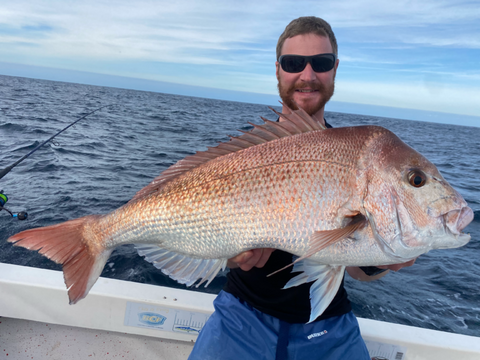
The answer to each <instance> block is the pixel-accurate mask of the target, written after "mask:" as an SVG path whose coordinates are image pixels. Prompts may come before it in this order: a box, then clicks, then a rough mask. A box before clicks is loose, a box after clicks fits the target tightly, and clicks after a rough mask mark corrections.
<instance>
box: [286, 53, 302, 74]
mask: <svg viewBox="0 0 480 360" xmlns="http://www.w3.org/2000/svg"><path fill="white" fill-rule="evenodd" d="M281 65H282V69H283V71H286V72H289V73H299V72H300V71H303V69H305V66H306V65H307V62H306V59H305V58H304V57H303V56H297V55H288V56H283V57H282V60H281Z"/></svg>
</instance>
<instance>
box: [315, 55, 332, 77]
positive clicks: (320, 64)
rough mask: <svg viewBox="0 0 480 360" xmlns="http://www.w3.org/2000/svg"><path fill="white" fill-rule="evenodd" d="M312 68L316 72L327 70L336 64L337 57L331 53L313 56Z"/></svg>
mask: <svg viewBox="0 0 480 360" xmlns="http://www.w3.org/2000/svg"><path fill="white" fill-rule="evenodd" d="M311 64H312V68H313V71H315V72H319V73H320V72H327V71H330V70H332V69H333V67H334V66H335V57H334V56H333V55H331V54H325V55H321V56H314V57H312V62H311Z"/></svg>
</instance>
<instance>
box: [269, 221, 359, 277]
mask: <svg viewBox="0 0 480 360" xmlns="http://www.w3.org/2000/svg"><path fill="white" fill-rule="evenodd" d="M367 224H368V220H367V218H366V217H365V216H363V215H361V214H359V215H356V216H354V217H353V218H352V221H351V222H350V223H349V224H348V225H347V226H345V227H344V228H341V229H335V230H323V231H315V232H314V233H313V234H312V235H311V236H310V241H309V242H308V244H309V248H308V251H307V252H306V254H305V255H303V256H301V257H299V258H298V259H297V260H295V261H294V262H293V263H291V264H289V265H287V266H284V267H283V268H281V269H278V270H277V271H274V272H273V273H271V274H268V275H267V276H272V275H274V274H276V273H278V272H280V271H283V270H285V269H287V268H289V267H290V266H292V265H294V264H295V263H297V262H299V261H302V260H304V259H307V258H309V257H310V256H312V255H313V254H315V253H317V252H319V251H321V250H323V249H325V248H326V247H327V246H330V245H332V244H335V243H336V242H339V241H342V240H343V239H346V238H348V237H349V236H350V235H352V234H353V233H354V232H355V231H357V230H358V229H361V228H362V227H364V226H365V225H367Z"/></svg>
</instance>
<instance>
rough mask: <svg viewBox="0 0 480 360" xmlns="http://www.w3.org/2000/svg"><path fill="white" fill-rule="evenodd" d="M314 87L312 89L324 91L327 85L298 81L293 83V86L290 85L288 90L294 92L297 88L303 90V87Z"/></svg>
mask: <svg viewBox="0 0 480 360" xmlns="http://www.w3.org/2000/svg"><path fill="white" fill-rule="evenodd" d="M307 88H308V89H312V90H318V91H320V92H321V91H323V90H324V89H325V86H324V85H323V84H322V83H318V82H303V81H302V82H298V83H295V84H292V85H291V86H289V87H288V89H287V91H288V92H293V91H295V90H301V89H307Z"/></svg>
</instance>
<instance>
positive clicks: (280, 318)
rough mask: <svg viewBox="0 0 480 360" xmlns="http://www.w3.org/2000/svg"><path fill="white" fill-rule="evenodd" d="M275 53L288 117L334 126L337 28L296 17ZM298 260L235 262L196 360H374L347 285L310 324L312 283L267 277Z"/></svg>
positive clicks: (380, 272)
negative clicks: (329, 118) (296, 112)
mask: <svg viewBox="0 0 480 360" xmlns="http://www.w3.org/2000/svg"><path fill="white" fill-rule="evenodd" d="M276 51H277V61H276V63H275V66H276V76H277V80H278V91H279V94H280V97H281V99H282V101H283V104H284V106H283V109H282V112H283V113H289V110H288V108H291V109H297V108H298V106H299V107H301V108H302V109H304V110H305V111H306V112H307V113H308V114H310V115H312V116H313V117H314V118H316V119H317V120H318V121H320V122H322V123H323V124H324V125H326V126H327V127H331V126H330V125H329V124H328V123H327V122H326V121H325V120H324V112H325V104H326V103H327V102H328V101H329V100H330V98H331V97H332V95H333V92H334V87H335V75H336V73H337V68H338V64H339V60H338V46H337V41H336V39H335V35H334V33H333V31H332V29H331V27H330V25H329V24H328V23H327V22H326V21H324V20H322V19H320V18H317V17H313V16H312V17H301V18H298V19H295V20H293V21H292V22H291V23H290V24H289V25H288V26H287V27H286V28H285V31H284V32H283V33H282V35H281V36H280V38H279V40H278V44H277V50H276ZM292 262H293V259H292V255H291V254H289V253H286V252H283V251H280V250H273V249H254V250H250V251H246V252H244V253H242V254H240V255H238V256H236V257H234V258H233V259H230V261H229V267H230V272H229V273H228V275H227V283H226V285H225V287H224V289H223V291H222V292H220V294H219V295H218V297H217V298H216V299H215V301H214V306H215V312H214V313H213V314H212V316H211V317H210V318H209V320H208V321H207V323H206V325H205V326H204V328H203V329H202V331H201V333H200V335H199V337H198V339H197V342H196V344H195V346H194V349H193V351H192V353H191V355H190V357H189V359H190V360H197V359H198V360H205V359H219V360H220V359H222V360H237V359H238V360H240V359H241V360H246V359H252V360H253V359H255V360H257V359H275V360H279V359H311V360H313V359H322V360H337V359H341V360H349V359H351V360H369V359H370V357H369V355H368V351H367V348H366V346H365V343H364V341H363V339H362V337H361V335H360V330H359V327H358V322H357V319H356V318H355V316H354V315H353V313H352V311H351V305H350V301H349V300H348V297H347V293H346V291H345V288H344V286H343V285H344V284H343V281H342V284H341V285H340V288H339V290H338V292H337V294H336V296H335V297H334V299H333V301H332V302H331V303H330V305H329V306H328V308H327V309H326V310H325V311H324V312H323V313H322V314H321V315H320V316H319V317H318V318H317V319H315V321H313V322H310V323H307V322H308V321H309V317H310V310H311V309H310V293H309V292H310V286H311V283H306V284H303V285H300V286H296V287H292V288H288V289H283V287H284V286H285V284H286V283H287V282H288V281H289V280H290V279H291V278H292V277H294V276H295V275H296V274H292V273H291V272H289V271H281V272H279V273H278V274H276V275H275V276H272V277H267V275H269V274H271V273H273V272H275V271H276V270H278V269H281V268H283V267H284V266H286V265H289V264H291V263H292ZM412 264H413V261H411V262H409V263H406V264H400V265H391V266H384V267H382V268H383V269H379V268H376V267H369V268H358V267H349V268H347V272H348V273H349V274H350V276H352V277H353V278H355V279H357V280H362V281H371V280H376V279H378V278H380V277H382V276H384V275H385V274H386V273H387V272H388V270H387V268H389V269H393V270H398V269H400V268H402V267H404V266H410V265H412Z"/></svg>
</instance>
